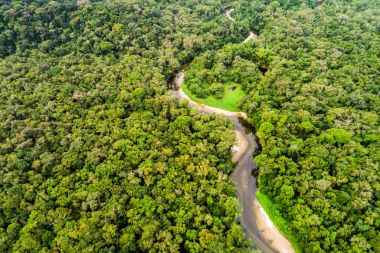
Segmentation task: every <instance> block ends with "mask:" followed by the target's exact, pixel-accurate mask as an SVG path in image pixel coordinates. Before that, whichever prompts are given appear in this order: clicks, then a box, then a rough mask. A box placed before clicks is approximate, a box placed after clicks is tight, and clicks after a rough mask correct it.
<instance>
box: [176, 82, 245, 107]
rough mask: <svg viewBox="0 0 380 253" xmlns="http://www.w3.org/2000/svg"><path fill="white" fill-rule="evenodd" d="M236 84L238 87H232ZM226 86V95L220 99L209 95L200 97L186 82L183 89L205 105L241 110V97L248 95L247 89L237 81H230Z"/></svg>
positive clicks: (193, 98)
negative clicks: (193, 92)
mask: <svg viewBox="0 0 380 253" xmlns="http://www.w3.org/2000/svg"><path fill="white" fill-rule="evenodd" d="M234 86H235V87H236V89H234V90H233V89H231V88H232V87H234ZM224 87H225V90H224V96H223V97H222V98H220V99H217V98H215V97H213V96H208V97H207V98H198V97H196V96H195V95H194V94H192V93H191V91H190V90H189V88H188V87H187V85H186V83H183V85H182V90H183V92H184V93H185V94H186V95H188V96H189V97H190V98H191V99H192V100H194V101H196V102H198V103H202V104H205V105H209V106H212V107H216V108H219V109H224V110H227V111H231V112H240V111H241V110H240V109H239V107H238V106H239V104H240V100H241V98H242V97H244V96H245V95H246V93H245V91H244V90H242V88H241V86H240V85H239V84H236V83H228V84H226V85H225V86H224Z"/></svg>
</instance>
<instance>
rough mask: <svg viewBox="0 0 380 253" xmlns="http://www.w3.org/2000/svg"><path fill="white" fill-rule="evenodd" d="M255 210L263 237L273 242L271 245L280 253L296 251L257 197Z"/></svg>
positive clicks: (254, 202) (258, 226)
mask: <svg viewBox="0 0 380 253" xmlns="http://www.w3.org/2000/svg"><path fill="white" fill-rule="evenodd" d="M253 212H255V213H256V215H255V216H256V225H257V228H258V229H259V230H260V232H261V233H262V235H263V237H264V238H265V239H266V240H267V241H269V242H271V246H272V247H273V248H274V249H275V250H277V251H278V252H280V253H294V252H295V250H294V249H293V247H292V245H291V244H290V242H289V241H288V240H287V239H286V238H285V237H284V236H283V235H282V234H281V233H280V232H279V231H278V230H277V228H276V226H275V225H274V224H273V222H272V221H271V219H270V218H269V216H268V215H267V213H266V212H265V210H264V208H263V207H262V206H261V204H260V202H259V201H258V200H257V198H255V200H254V201H253Z"/></svg>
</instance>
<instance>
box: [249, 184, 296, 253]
mask: <svg viewBox="0 0 380 253" xmlns="http://www.w3.org/2000/svg"><path fill="white" fill-rule="evenodd" d="M256 197H257V200H258V201H259V202H260V204H261V206H262V207H263V208H264V210H265V212H266V213H267V214H268V216H269V218H270V219H271V221H272V222H273V224H274V225H275V226H276V227H277V228H278V229H279V231H280V232H281V233H282V234H283V235H284V236H285V237H286V238H287V239H288V240H289V241H290V243H291V244H292V246H293V248H294V249H295V250H296V252H297V253H300V252H302V249H301V247H300V246H299V243H298V239H297V236H296V234H295V233H294V232H293V231H292V229H291V228H290V227H289V223H288V221H286V220H285V219H284V217H283V216H282V215H281V212H280V210H279V209H278V207H277V206H276V205H275V204H274V203H273V201H272V200H271V199H270V198H269V197H268V196H267V195H265V194H263V193H262V192H260V191H258V192H256Z"/></svg>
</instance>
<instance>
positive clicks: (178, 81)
mask: <svg viewBox="0 0 380 253" xmlns="http://www.w3.org/2000/svg"><path fill="white" fill-rule="evenodd" d="M232 11H233V9H226V16H227V17H228V18H229V19H230V20H231V21H235V20H234V19H233V18H232V17H231V15H230V14H231V12H232ZM255 39H257V34H255V33H253V32H250V34H249V35H248V37H247V38H246V39H245V40H244V41H243V42H242V43H243V44H244V43H247V42H248V41H249V40H255ZM184 77H185V69H184V70H182V71H180V72H179V73H178V74H177V75H176V77H175V79H174V82H173V83H172V84H171V87H170V89H169V92H170V93H171V94H172V95H173V96H174V97H176V98H177V99H185V100H187V101H188V102H189V106H191V107H193V108H197V109H198V110H199V111H200V112H202V113H205V114H212V113H216V114H222V115H224V116H225V117H227V118H228V119H230V120H231V121H232V123H233V124H234V127H235V130H236V134H237V137H238V148H236V152H235V153H234V155H233V157H232V162H233V163H234V164H236V166H235V170H234V171H233V172H232V174H231V179H232V180H233V182H234V184H235V187H236V190H237V192H236V194H237V197H238V199H239V201H240V204H241V206H242V208H243V210H242V213H241V216H240V218H239V221H240V224H241V226H242V227H243V229H244V234H245V235H246V237H247V238H249V239H250V240H251V241H252V243H253V245H254V247H255V248H257V249H259V250H261V251H262V252H264V253H275V252H281V253H293V252H295V251H294V249H293V247H292V246H291V244H290V243H289V241H288V240H287V239H286V238H285V237H284V236H283V235H282V234H281V233H280V232H279V231H278V230H277V228H276V227H275V226H274V225H273V223H272V221H271V220H270V219H269V217H268V215H267V214H266V213H265V210H264V209H263V207H262V206H261V204H260V203H259V201H258V200H257V198H256V192H257V190H258V189H257V185H256V178H255V177H254V176H252V172H253V171H254V170H257V166H256V164H255V163H254V162H253V154H255V153H256V152H257V151H258V150H259V145H258V143H257V139H256V137H255V136H254V134H253V133H252V130H250V129H249V128H246V127H244V125H246V126H247V124H248V125H249V122H248V117H247V115H246V114H245V113H243V112H230V111H226V110H222V109H219V108H214V107H210V106H207V105H204V104H200V103H197V102H195V101H193V100H192V99H191V98H189V97H188V96H187V95H186V94H185V93H184V92H183V90H182V87H181V86H182V83H183V80H184ZM254 174H255V175H257V173H254Z"/></svg>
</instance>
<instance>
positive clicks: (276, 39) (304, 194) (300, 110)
mask: <svg viewBox="0 0 380 253" xmlns="http://www.w3.org/2000/svg"><path fill="white" fill-rule="evenodd" d="M270 2H271V3H270ZM290 2H291V1H279V2H276V1H267V2H265V1H263V2H260V3H256V2H249V3H248V1H240V2H237V3H235V4H234V13H236V16H235V18H236V19H237V20H240V22H242V23H250V22H252V20H253V21H254V24H253V26H254V27H257V28H259V29H260V36H259V39H258V41H257V42H256V43H255V44H254V47H255V52H256V59H255V63H260V64H261V65H259V66H260V67H261V68H263V67H265V71H264V72H265V73H264V75H263V77H262V78H261V80H260V81H259V82H255V83H253V84H254V85H252V86H248V89H247V93H248V95H247V97H246V98H244V99H243V104H242V108H243V110H244V111H246V112H248V114H249V116H250V117H251V119H252V120H251V122H252V124H253V125H254V127H255V128H256V129H257V136H258V138H259V141H260V144H261V147H262V152H261V154H260V155H258V156H256V158H255V160H256V162H257V164H258V166H259V168H260V172H259V179H258V182H259V187H260V191H262V192H265V193H266V194H267V195H268V197H269V198H270V199H271V200H273V205H275V206H276V207H277V208H278V210H279V212H280V213H281V214H282V215H283V216H284V218H285V219H286V221H287V222H288V223H287V227H288V228H290V229H291V230H292V231H293V233H294V234H295V235H296V237H297V238H298V241H299V245H300V246H301V247H302V248H303V250H304V251H305V252H378V243H377V241H378V238H379V235H380V224H379V222H376V220H380V211H379V210H380V209H379V200H380V199H379V197H380V196H379V195H376V194H375V193H376V192H378V189H379V185H380V183H379V173H378V172H379V166H378V165H379V162H380V160H379V150H380V142H379V138H378V137H379V117H378V115H379V114H380V97H379V95H378V94H379V87H380V83H379V78H378V77H379V76H380V72H379V69H380V68H379V67H380V65H379V64H380V61H379V55H378V52H379V49H380V48H379V45H380V43H379V41H380V40H379V32H378V29H377V27H378V25H377V24H378V23H379V21H380V20H379V11H378V10H379V4H378V2H376V1H356V2H355V1H354V2H347V1H323V3H322V2H320V3H319V4H318V5H319V6H317V5H315V4H313V3H311V2H310V1H309V2H307V4H299V3H296V2H294V3H295V4H294V5H293V4H292V5H289V3H290ZM253 13H255V14H257V16H256V17H254V18H252V19H251V18H250V16H252V15H253ZM259 196H260V195H259ZM273 219H275V218H273ZM289 238H290V237H289Z"/></svg>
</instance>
